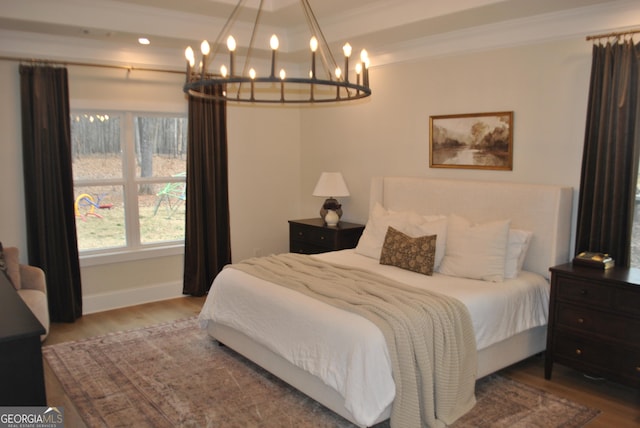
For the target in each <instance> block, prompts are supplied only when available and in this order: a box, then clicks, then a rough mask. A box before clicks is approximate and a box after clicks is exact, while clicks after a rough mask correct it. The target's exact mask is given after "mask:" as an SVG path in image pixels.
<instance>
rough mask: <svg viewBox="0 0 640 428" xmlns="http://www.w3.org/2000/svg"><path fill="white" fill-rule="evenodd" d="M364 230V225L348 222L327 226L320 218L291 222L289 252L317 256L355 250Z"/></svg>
mask: <svg viewBox="0 0 640 428" xmlns="http://www.w3.org/2000/svg"><path fill="white" fill-rule="evenodd" d="M363 230H364V225H362V224H357V223H349V222H346V221H341V222H339V223H338V225H337V226H327V225H326V224H325V223H324V221H323V220H322V219H321V218H320V217H318V218H309V219H303V220H289V251H290V252H292V253H302V254H317V253H325V252H327V251H337V250H344V249H347V248H354V247H355V246H356V245H358V240H359V239H360V236H361V235H362V231H363Z"/></svg>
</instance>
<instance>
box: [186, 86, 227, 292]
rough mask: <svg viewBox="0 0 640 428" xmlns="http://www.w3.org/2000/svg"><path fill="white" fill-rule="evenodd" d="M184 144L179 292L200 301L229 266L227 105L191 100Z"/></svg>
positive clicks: (220, 102) (221, 102) (219, 102)
mask: <svg viewBox="0 0 640 428" xmlns="http://www.w3.org/2000/svg"><path fill="white" fill-rule="evenodd" d="M212 90H221V89H220V88H214V89H212ZM188 138H189V143H188V150H187V204H186V208H187V214H186V217H187V219H186V230H185V245H184V247H185V248H184V286H183V290H182V292H183V293H184V294H190V295H193V296H202V295H204V294H205V293H207V292H208V291H209V288H210V287H211V282H212V281H213V279H214V278H215V276H216V275H217V274H218V272H220V270H221V269H222V268H223V267H224V265H226V264H228V263H230V262H231V236H230V235H231V233H230V226H229V196H228V195H229V192H228V175H227V170H228V165H227V109H226V103H225V102H224V101H211V100H204V99H201V98H196V97H191V96H190V97H189V130H188Z"/></svg>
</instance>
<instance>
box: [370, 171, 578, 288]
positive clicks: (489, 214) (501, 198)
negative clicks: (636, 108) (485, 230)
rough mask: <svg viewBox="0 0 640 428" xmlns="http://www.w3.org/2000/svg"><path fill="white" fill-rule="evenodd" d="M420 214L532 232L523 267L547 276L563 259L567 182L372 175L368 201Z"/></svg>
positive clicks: (568, 216) (566, 243)
mask: <svg viewBox="0 0 640 428" xmlns="http://www.w3.org/2000/svg"><path fill="white" fill-rule="evenodd" d="M376 202H379V203H380V204H381V205H382V206H384V207H385V208H387V209H390V210H395V211H403V210H415V211H417V212H418V213H420V214H422V215H436V214H444V215H447V214H458V215H461V216H463V217H466V218H468V219H469V220H472V221H474V222H486V221H491V220H504V219H510V220H511V227H512V228H514V229H524V230H528V231H531V232H533V236H532V240H531V244H530V246H529V251H528V252H527V257H526V259H525V262H524V267H523V268H524V269H525V270H528V271H531V272H536V273H539V274H541V275H543V276H544V277H545V278H548V277H549V267H551V266H554V265H557V264H560V263H565V262H567V261H569V249H570V239H571V209H572V189H571V188H570V187H561V186H552V185H538V184H518V183H505V182H488V181H466V180H445V179H433V178H421V177H374V178H373V180H372V183H371V199H370V206H371V207H373V206H374V205H375V203H376Z"/></svg>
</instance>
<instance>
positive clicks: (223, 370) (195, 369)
mask: <svg viewBox="0 0 640 428" xmlns="http://www.w3.org/2000/svg"><path fill="white" fill-rule="evenodd" d="M43 354H44V356H45V358H46V360H47V362H48V363H49V365H50V367H51V369H52V370H53V372H54V373H55V375H56V377H57V378H58V379H59V381H60V383H61V384H62V386H63V388H64V390H65V393H66V394H67V395H68V397H69V398H70V400H71V402H72V403H73V404H74V406H75V407H76V410H77V411H78V413H79V414H80V416H81V417H82V419H83V420H84V421H85V423H86V424H87V426H89V427H100V426H104V427H116V426H117V427H122V426H135V427H220V428H226V427H239V428H240V427H242V428H244V427H283V426H290V427H345V428H347V427H349V428H350V427H353V425H352V424H351V423H349V422H348V421H346V420H345V419H343V418H342V417H340V416H338V415H336V414H335V413H333V412H331V411H330V410H328V409H326V408H324V407H323V406H322V405H320V404H318V403H316V402H315V401H313V400H311V399H310V398H308V397H307V396H305V395H304V394H302V393H299V392H298V391H296V390H295V389H293V388H292V387H290V386H289V385H287V384H286V383H284V382H282V381H280V380H279V379H277V378H276V377H274V376H272V375H271V374H269V373H268V372H266V371H264V370H262V369H261V368H260V367H258V366H256V365H254V364H253V363H251V362H250V361H248V360H246V359H245V358H243V357H241V356H240V355H238V354H236V353H235V352H233V351H232V350H230V349H229V348H226V347H224V346H220V345H219V344H218V343H217V342H215V341H213V340H212V339H211V338H210V337H209V336H207V334H206V332H205V331H203V330H201V329H200V328H199V327H198V323H197V320H196V319H195V318H190V319H186V320H180V321H176V322H172V323H167V324H161V325H157V326H152V327H148V328H143V329H138V330H132V331H127V332H120V333H113V334H109V335H106V336H100V337H95V338H90V339H86V340H81V341H75V342H65V343H60V344H56V345H50V346H45V347H44V348H43ZM476 396H477V400H478V402H477V404H476V406H475V407H474V408H473V410H472V411H471V412H469V413H468V414H467V415H465V416H464V417H462V418H461V419H459V420H458V421H457V422H456V423H455V424H454V425H453V426H454V427H456V428H471V427H473V428H478V427H544V428H550V427H567V428H570V427H581V426H584V425H585V424H586V423H587V422H588V421H589V420H591V419H592V418H593V417H595V416H596V415H597V414H598V411H597V410H593V409H589V408H587V407H584V406H581V405H579V404H576V403H573V402H571V401H568V400H565V399H562V398H558V397H555V396H553V395H551V394H548V393H546V392H544V391H541V390H538V389H535V388H531V387H529V386H527V385H523V384H521V383H518V382H515V381H512V380H509V379H507V378H505V377H503V376H499V375H491V376H488V377H486V378H484V379H482V380H480V381H479V382H478V384H477V386H476ZM387 424H388V421H387V422H383V423H382V424H380V425H379V426H380V427H384V426H387Z"/></svg>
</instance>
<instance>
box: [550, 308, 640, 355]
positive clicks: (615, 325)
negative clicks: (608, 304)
mask: <svg viewBox="0 0 640 428" xmlns="http://www.w3.org/2000/svg"><path fill="white" fill-rule="evenodd" d="M557 311H558V312H557V313H558V319H557V323H558V327H561V328H569V329H572V330H575V331H577V332H582V333H584V334H588V335H598V336H601V337H602V338H603V339H607V340H620V341H623V342H625V343H631V344H637V346H639V347H640V320H637V319H629V318H628V317H624V316H621V315H617V314H611V313H606V312H600V311H598V310H593V309H590V308H585V307H581V306H574V305H572V304H569V303H565V302H558V308H557Z"/></svg>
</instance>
